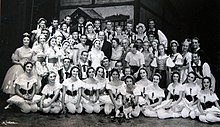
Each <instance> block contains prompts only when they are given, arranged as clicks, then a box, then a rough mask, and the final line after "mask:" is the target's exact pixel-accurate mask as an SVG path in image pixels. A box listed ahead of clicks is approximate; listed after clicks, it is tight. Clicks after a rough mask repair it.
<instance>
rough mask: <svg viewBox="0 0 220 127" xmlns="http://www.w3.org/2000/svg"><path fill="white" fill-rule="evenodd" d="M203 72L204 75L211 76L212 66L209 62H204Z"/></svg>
mask: <svg viewBox="0 0 220 127" xmlns="http://www.w3.org/2000/svg"><path fill="white" fill-rule="evenodd" d="M202 68H203V69H202V74H203V76H204V77H205V76H207V77H211V70H210V67H209V65H208V64H207V63H204V64H203V67H202Z"/></svg>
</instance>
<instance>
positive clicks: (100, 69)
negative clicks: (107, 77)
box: [97, 68, 104, 77]
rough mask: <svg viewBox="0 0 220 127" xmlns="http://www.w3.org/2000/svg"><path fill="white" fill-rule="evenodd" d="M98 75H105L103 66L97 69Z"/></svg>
mask: <svg viewBox="0 0 220 127" xmlns="http://www.w3.org/2000/svg"><path fill="white" fill-rule="evenodd" d="M97 75H99V76H100V77H103V75H104V70H103V69H102V68H99V69H98V70H97Z"/></svg>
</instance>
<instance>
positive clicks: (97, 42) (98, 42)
mask: <svg viewBox="0 0 220 127" xmlns="http://www.w3.org/2000/svg"><path fill="white" fill-rule="evenodd" d="M100 46H101V42H100V41H98V40H97V41H95V42H94V48H96V49H100Z"/></svg>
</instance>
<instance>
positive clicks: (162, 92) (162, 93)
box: [159, 89, 165, 98]
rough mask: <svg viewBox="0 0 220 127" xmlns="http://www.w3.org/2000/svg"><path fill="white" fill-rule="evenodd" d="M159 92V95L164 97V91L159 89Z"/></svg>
mask: <svg viewBox="0 0 220 127" xmlns="http://www.w3.org/2000/svg"><path fill="white" fill-rule="evenodd" d="M159 94H160V96H159V97H162V98H165V93H164V90H163V89H161V91H159Z"/></svg>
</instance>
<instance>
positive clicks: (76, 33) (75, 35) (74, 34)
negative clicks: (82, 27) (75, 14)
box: [72, 32, 79, 40]
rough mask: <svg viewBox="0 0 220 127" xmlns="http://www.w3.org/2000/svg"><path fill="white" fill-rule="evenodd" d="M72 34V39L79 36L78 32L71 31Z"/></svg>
mask: <svg viewBox="0 0 220 127" xmlns="http://www.w3.org/2000/svg"><path fill="white" fill-rule="evenodd" d="M72 36H73V39H75V40H76V39H78V38H79V34H78V32H73V34H72Z"/></svg>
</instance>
